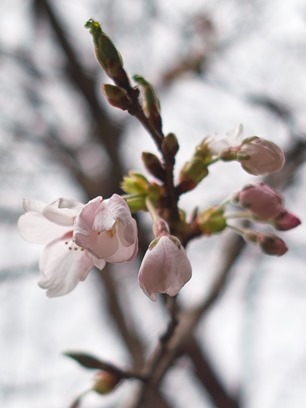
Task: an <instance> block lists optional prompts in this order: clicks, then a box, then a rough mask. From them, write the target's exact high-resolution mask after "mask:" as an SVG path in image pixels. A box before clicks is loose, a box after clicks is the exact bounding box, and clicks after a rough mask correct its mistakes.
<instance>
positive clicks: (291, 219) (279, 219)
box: [271, 208, 301, 231]
mask: <svg viewBox="0 0 306 408" xmlns="http://www.w3.org/2000/svg"><path fill="white" fill-rule="evenodd" d="M271 223H272V225H273V226H274V227H275V228H276V229H277V230H279V231H288V230H291V229H293V228H295V227H297V226H298V225H300V224H301V220H300V219H299V218H298V217H296V216H295V215H294V214H292V213H291V212H289V211H287V210H286V209H285V208H284V209H282V210H281V211H280V212H279V213H278V214H277V216H276V217H275V218H273V220H272V222H271Z"/></svg>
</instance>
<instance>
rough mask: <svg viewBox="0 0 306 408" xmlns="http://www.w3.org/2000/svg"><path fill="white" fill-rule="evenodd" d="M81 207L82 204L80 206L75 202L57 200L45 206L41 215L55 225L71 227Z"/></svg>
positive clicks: (64, 199)
mask: <svg viewBox="0 0 306 408" xmlns="http://www.w3.org/2000/svg"><path fill="white" fill-rule="evenodd" d="M83 207H84V204H81V203H79V202H78V201H76V200H71V199H67V198H59V199H58V200H56V201H54V202H53V203H51V204H49V205H47V206H45V208H44V209H43V215H44V216H45V217H46V218H47V219H48V220H50V221H52V222H54V223H55V224H58V225H64V226H69V225H70V226H72V225H73V223H74V220H75V218H76V216H77V215H78V214H79V212H80V211H81V209H82V208H83Z"/></svg>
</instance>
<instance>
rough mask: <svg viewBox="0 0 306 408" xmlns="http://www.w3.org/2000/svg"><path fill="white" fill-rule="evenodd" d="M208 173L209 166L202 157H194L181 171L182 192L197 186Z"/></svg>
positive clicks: (180, 187)
mask: <svg viewBox="0 0 306 408" xmlns="http://www.w3.org/2000/svg"><path fill="white" fill-rule="evenodd" d="M207 175H208V168H207V166H206V165H205V164H204V163H203V161H202V160H201V159H198V158H196V157H193V158H192V159H191V160H190V161H188V162H186V163H185V164H184V166H183V168H182V170H181V172H180V186H179V190H180V192H181V193H182V192H185V191H189V190H192V189H193V188H195V187H196V186H197V185H198V184H199V183H200V181H202V180H203V179H204V178H205V177H206V176H207Z"/></svg>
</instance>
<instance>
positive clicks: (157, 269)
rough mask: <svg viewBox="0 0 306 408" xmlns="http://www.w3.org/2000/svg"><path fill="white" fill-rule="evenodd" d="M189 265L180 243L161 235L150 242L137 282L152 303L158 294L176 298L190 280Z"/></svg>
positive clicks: (172, 237) (174, 238)
mask: <svg viewBox="0 0 306 408" xmlns="http://www.w3.org/2000/svg"><path fill="white" fill-rule="evenodd" d="M191 273H192V271H191V264H190V261H189V259H188V257H187V255H186V252H185V250H184V248H183V247H182V245H181V243H180V241H179V240H178V239H177V238H176V237H174V236H173V235H163V236H161V237H159V238H156V239H155V240H154V241H152V242H151V244H150V245H149V248H148V250H147V252H146V254H145V256H144V258H143V261H142V263H141V266H140V270H139V275H138V281H139V285H140V287H141V289H142V290H143V291H144V293H145V294H146V295H147V296H148V297H149V298H150V299H151V300H153V301H155V300H156V298H157V294H158V293H166V294H167V295H169V296H176V295H177V294H178V292H179V291H180V290H181V288H182V287H183V286H184V285H185V284H186V283H187V282H188V281H189V279H190V278H191Z"/></svg>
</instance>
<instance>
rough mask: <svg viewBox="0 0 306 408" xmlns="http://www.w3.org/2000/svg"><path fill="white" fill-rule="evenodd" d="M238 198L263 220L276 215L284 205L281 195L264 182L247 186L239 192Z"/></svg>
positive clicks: (240, 202)
mask: <svg viewBox="0 0 306 408" xmlns="http://www.w3.org/2000/svg"><path fill="white" fill-rule="evenodd" d="M236 200H237V201H238V202H239V204H241V205H242V207H244V208H246V209H248V210H250V211H252V213H253V214H254V215H256V216H257V217H258V218H261V219H263V220H267V219H269V218H272V217H275V216H276V215H277V214H278V213H279V212H280V210H281V209H282V205H283V200H282V197H281V195H280V194H279V193H277V192H276V191H274V190H272V188H270V187H268V186H267V185H266V184H264V183H257V184H254V185H248V186H245V187H244V188H243V189H242V190H241V191H240V192H239V193H238V194H237V196H236Z"/></svg>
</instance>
